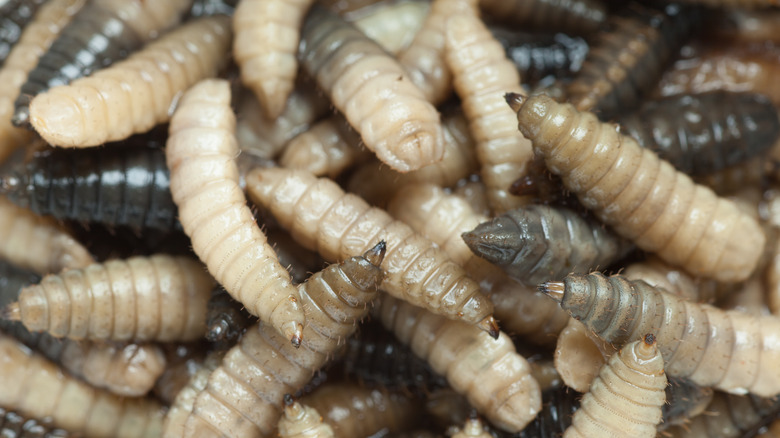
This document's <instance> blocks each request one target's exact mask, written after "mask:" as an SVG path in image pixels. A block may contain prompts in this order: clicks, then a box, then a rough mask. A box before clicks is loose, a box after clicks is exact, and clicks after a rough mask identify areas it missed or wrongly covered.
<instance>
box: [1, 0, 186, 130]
mask: <svg viewBox="0 0 780 438" xmlns="http://www.w3.org/2000/svg"><path fill="white" fill-rule="evenodd" d="M191 3H192V0H173V1H165V2H145V1H140V0H131V1H123V0H91V1H89V2H87V4H86V5H85V6H84V7H83V8H81V10H80V11H79V13H78V14H76V15H75V16H74V17H73V20H72V21H71V22H70V23H68V25H67V26H65V28H64V29H63V30H62V33H61V34H60V35H59V36H58V37H57V39H56V40H55V41H54V42H53V43H52V45H51V47H50V48H49V49H48V50H47V51H46V53H44V54H43V55H42V56H41V58H40V59H39V60H38V65H36V66H35V68H34V69H33V70H32V71H31V72H30V74H29V76H28V78H27V81H26V82H25V83H24V85H22V88H21V91H20V93H19V96H18V97H17V98H16V102H14V116H13V119H12V121H13V124H14V125H15V126H22V125H27V124H28V123H29V115H30V114H29V104H30V100H31V99H32V98H33V97H35V96H36V95H38V94H39V93H41V92H43V91H45V90H48V89H49V88H51V87H54V86H57V85H67V84H69V83H70V82H71V81H73V80H75V79H78V78H81V77H84V76H89V75H90V74H92V73H93V72H94V71H96V70H98V69H101V68H104V67H106V66H108V65H110V64H113V63H114V62H116V61H119V60H121V59H123V58H125V57H126V56H127V55H128V54H129V53H130V52H132V51H134V50H135V49H137V48H138V47H139V46H141V45H143V44H144V43H146V42H147V41H150V40H152V39H154V38H156V37H157V35H158V33H159V32H161V31H164V30H166V29H167V28H169V27H171V26H173V25H175V24H178V22H179V20H180V19H181V16H182V15H183V13H184V11H185V9H187V8H189V6H190V4H191Z"/></svg>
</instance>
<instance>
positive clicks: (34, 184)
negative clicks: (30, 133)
mask: <svg viewBox="0 0 780 438" xmlns="http://www.w3.org/2000/svg"><path fill="white" fill-rule="evenodd" d="M157 135H158V136H159V133H158V134H157ZM158 138H159V137H158ZM160 140H161V141H164V137H162V138H160ZM146 142H147V138H144V137H141V138H138V139H132V138H131V140H130V141H128V142H123V143H127V144H124V145H112V144H108V145H106V147H104V148H90V149H87V150H75V151H71V150H67V151H66V150H53V151H50V152H49V153H47V154H42V155H40V156H37V157H34V158H33V159H31V160H29V161H27V162H26V163H23V164H20V165H18V166H16V167H14V168H12V169H11V171H10V172H9V173H8V174H6V175H5V176H4V177H3V186H4V187H3V190H4V191H5V193H6V196H7V197H8V199H10V200H11V201H12V202H13V203H15V204H17V205H20V206H22V207H25V208H29V209H30V210H32V211H33V212H35V213H36V214H41V215H51V216H54V217H56V218H58V219H71V220H78V221H81V222H84V223H87V222H99V223H102V224H105V225H107V226H109V227H114V226H127V227H130V228H133V229H134V230H136V231H138V232H140V231H141V230H145V229H155V230H160V231H163V232H171V231H173V230H175V229H176V228H178V227H179V226H180V225H179V221H178V218H177V211H176V204H174V203H173V199H171V192H170V181H169V179H170V176H169V174H168V167H167V166H166V164H165V151H164V150H163V149H160V148H156V147H147V146H146V144H145V143H146Z"/></svg>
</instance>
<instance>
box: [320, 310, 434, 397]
mask: <svg viewBox="0 0 780 438" xmlns="http://www.w3.org/2000/svg"><path fill="white" fill-rule="evenodd" d="M333 369H334V371H337V372H339V373H343V374H344V376H345V378H347V379H357V381H358V382H359V383H360V384H361V385H363V386H372V387H376V386H379V387H382V388H387V389H398V390H401V391H403V392H407V393H413V394H420V395H422V394H427V393H430V392H431V391H432V390H433V389H434V388H436V387H445V386H446V385H447V383H446V381H444V379H443V378H442V377H441V376H439V375H438V374H436V373H434V372H433V370H432V369H431V368H430V365H428V363H427V362H425V361H423V360H421V359H420V358H418V357H417V356H415V355H414V354H413V353H412V351H411V350H410V349H409V348H408V347H407V346H405V345H403V344H401V343H399V342H398V341H397V340H396V339H395V338H394V337H393V336H392V335H390V334H389V333H387V331H385V330H384V329H382V328H381V327H378V328H377V327H372V326H371V324H369V327H366V324H364V325H363V326H361V334H360V336H359V337H354V338H350V339H349V340H348V341H347V343H346V346H345V349H344V351H343V353H341V359H340V360H339V362H337V363H336V364H335V365H334V367H333Z"/></svg>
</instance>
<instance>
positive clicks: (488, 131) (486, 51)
mask: <svg viewBox="0 0 780 438" xmlns="http://www.w3.org/2000/svg"><path fill="white" fill-rule="evenodd" d="M445 35H446V41H447V46H446V49H447V50H446V60H447V65H448V66H449V67H450V68H451V69H452V73H453V82H454V87H455V91H456V92H457V94H458V96H459V97H460V98H461V100H462V101H463V112H464V113H465V114H466V118H467V119H468V120H469V128H470V129H471V132H472V134H473V135H474V140H475V141H476V143H477V144H476V152H477V158H478V160H479V162H480V164H481V165H482V169H481V171H480V174H481V176H482V181H483V182H484V183H485V186H486V187H487V188H488V201H489V203H490V206H491V208H492V209H493V211H494V212H498V213H501V212H503V211H506V210H509V209H511V208H515V207H518V206H520V205H523V204H524V203H526V202H527V199H524V198H521V197H517V196H513V195H511V194H509V193H508V192H507V190H508V189H509V186H511V185H512V182H513V181H515V180H516V179H518V178H520V177H522V176H523V175H524V174H525V172H526V167H527V166H528V163H529V162H530V161H531V159H532V157H533V151H532V150H531V142H530V141H529V140H527V139H526V138H524V137H523V135H522V134H521V133H519V132H517V129H515V117H514V115H513V114H512V112H511V111H509V110H508V109H507V108H506V107H504V106H503V105H501V99H502V96H503V94H504V93H505V92H507V91H509V90H511V92H514V93H524V91H523V89H522V87H521V86H520V76H519V75H518V73H517V69H515V66H514V65H513V64H512V63H511V62H510V61H509V60H508V59H507V57H506V54H505V53H504V49H503V47H501V44H499V43H498V41H496V39H495V38H494V37H493V35H491V33H490V31H489V30H488V29H487V27H485V25H484V24H483V23H482V21H481V20H480V19H479V18H478V17H477V16H476V15H474V14H471V15H468V14H457V15H453V16H451V17H450V18H449V20H447V28H446V34H445ZM474 78H479V80H474Z"/></svg>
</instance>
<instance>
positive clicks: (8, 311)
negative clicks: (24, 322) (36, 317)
mask: <svg viewBox="0 0 780 438" xmlns="http://www.w3.org/2000/svg"><path fill="white" fill-rule="evenodd" d="M0 319H5V320H8V321H21V319H22V311H21V309H20V308H19V303H18V302H17V303H11V304H9V305H7V306H5V307H3V308H2V309H0Z"/></svg>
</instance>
